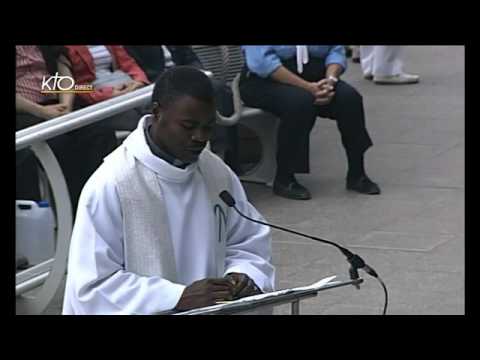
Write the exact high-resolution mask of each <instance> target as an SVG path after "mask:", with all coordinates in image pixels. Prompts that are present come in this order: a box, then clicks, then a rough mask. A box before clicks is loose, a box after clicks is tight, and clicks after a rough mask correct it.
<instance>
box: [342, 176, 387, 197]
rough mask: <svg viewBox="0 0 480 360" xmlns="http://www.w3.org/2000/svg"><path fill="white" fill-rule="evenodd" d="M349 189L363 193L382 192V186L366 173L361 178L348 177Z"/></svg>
mask: <svg viewBox="0 0 480 360" xmlns="http://www.w3.org/2000/svg"><path fill="white" fill-rule="evenodd" d="M347 189H348V190H353V191H357V192H359V193H361V194H368V195H377V194H380V188H379V187H378V185H377V184H375V183H374V182H373V181H372V180H370V179H369V178H368V176H366V175H362V176H360V177H359V178H356V179H353V180H349V179H347Z"/></svg>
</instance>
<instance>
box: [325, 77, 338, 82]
mask: <svg viewBox="0 0 480 360" xmlns="http://www.w3.org/2000/svg"><path fill="white" fill-rule="evenodd" d="M327 79H328V80H332V81H333V82H334V83H335V84H336V83H337V82H338V78H336V77H335V76H333V75H330V76H329V77H328V78H327Z"/></svg>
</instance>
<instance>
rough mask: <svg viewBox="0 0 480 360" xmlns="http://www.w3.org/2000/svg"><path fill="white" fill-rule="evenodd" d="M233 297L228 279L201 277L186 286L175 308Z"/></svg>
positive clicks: (200, 305)
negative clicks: (201, 278)
mask: <svg viewBox="0 0 480 360" xmlns="http://www.w3.org/2000/svg"><path fill="white" fill-rule="evenodd" d="M232 299H233V284H232V282H231V281H229V280H228V279H225V278H223V279H203V280H198V281H195V282H194V283H192V284H191V285H189V286H187V287H186V288H185V290H184V291H183V294H182V296H181V297H180V300H179V301H178V303H177V305H176V306H175V309H176V310H182V311H184V310H190V309H195V308H199V307H204V306H210V305H215V303H216V302H217V301H225V300H232Z"/></svg>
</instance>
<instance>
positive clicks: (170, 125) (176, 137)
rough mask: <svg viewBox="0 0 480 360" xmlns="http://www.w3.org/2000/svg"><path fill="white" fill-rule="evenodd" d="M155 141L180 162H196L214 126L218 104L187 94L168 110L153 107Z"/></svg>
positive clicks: (153, 135)
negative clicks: (216, 105)
mask: <svg viewBox="0 0 480 360" xmlns="http://www.w3.org/2000/svg"><path fill="white" fill-rule="evenodd" d="M153 114H154V117H155V119H154V121H153V124H152V134H151V135H152V138H153V140H154V141H155V143H156V144H157V145H158V146H160V147H161V148H163V149H165V150H166V151H167V152H168V153H170V154H171V155H173V156H174V157H176V158H177V159H179V160H182V161H184V162H187V163H191V162H194V161H197V159H198V156H199V155H200V153H201V152H202V150H203V149H204V147H205V146H206V145H207V142H208V140H209V139H210V136H211V134H212V130H213V126H214V124H215V115H216V110H215V105H214V104H213V103H211V104H209V103H206V102H203V101H201V100H198V99H196V98H193V97H191V96H188V95H185V96H182V97H179V98H177V99H176V100H175V101H174V102H173V103H172V104H170V105H169V106H168V107H167V108H161V107H160V106H158V105H157V104H155V105H154V107H153Z"/></svg>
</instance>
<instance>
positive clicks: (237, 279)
mask: <svg viewBox="0 0 480 360" xmlns="http://www.w3.org/2000/svg"><path fill="white" fill-rule="evenodd" d="M225 279H228V280H229V281H231V282H232V285H233V286H234V289H233V290H234V292H233V297H234V299H240V298H242V297H245V296H250V295H256V294H261V293H262V291H261V290H260V289H259V288H258V287H257V285H256V284H255V282H254V281H253V280H252V279H250V278H249V277H248V275H246V274H242V273H230V274H227V275H226V276H225Z"/></svg>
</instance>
